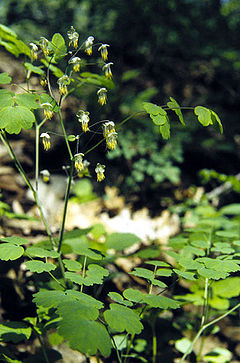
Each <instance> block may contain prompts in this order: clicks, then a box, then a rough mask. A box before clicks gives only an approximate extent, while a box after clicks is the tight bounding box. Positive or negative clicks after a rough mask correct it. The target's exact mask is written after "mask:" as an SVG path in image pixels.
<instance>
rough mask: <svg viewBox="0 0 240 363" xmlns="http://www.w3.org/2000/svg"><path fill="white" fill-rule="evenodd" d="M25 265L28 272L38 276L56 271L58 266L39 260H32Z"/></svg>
mask: <svg viewBox="0 0 240 363" xmlns="http://www.w3.org/2000/svg"><path fill="white" fill-rule="evenodd" d="M25 265H26V267H27V269H28V270H30V271H31V272H36V273H38V274H40V273H42V272H50V271H53V270H55V269H56V267H57V266H56V265H54V264H53V263H50V262H42V261H38V260H32V261H27V262H25Z"/></svg>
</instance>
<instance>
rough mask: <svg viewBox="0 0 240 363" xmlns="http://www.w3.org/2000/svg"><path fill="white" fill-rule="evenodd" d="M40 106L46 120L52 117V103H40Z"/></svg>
mask: <svg viewBox="0 0 240 363" xmlns="http://www.w3.org/2000/svg"><path fill="white" fill-rule="evenodd" d="M41 107H42V108H43V113H44V116H45V117H46V119H47V120H50V119H51V118H52V117H53V111H52V109H53V105H51V103H48V102H47V103H42V104H41Z"/></svg>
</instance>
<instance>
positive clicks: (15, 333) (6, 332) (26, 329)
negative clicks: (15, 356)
mask: <svg viewBox="0 0 240 363" xmlns="http://www.w3.org/2000/svg"><path fill="white" fill-rule="evenodd" d="M31 333H32V329H31V327H30V326H29V325H27V324H26V323H24V322H21V321H9V322H3V323H1V324H0V341H2V342H12V343H15V344H16V343H19V342H20V341H22V340H27V339H29V338H30V336H31Z"/></svg>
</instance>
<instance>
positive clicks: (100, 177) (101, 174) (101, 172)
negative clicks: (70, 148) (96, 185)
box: [95, 163, 105, 182]
mask: <svg viewBox="0 0 240 363" xmlns="http://www.w3.org/2000/svg"><path fill="white" fill-rule="evenodd" d="M95 172H96V174H97V181H98V182H101V181H102V180H103V179H105V175H104V172H105V165H102V164H100V163H97V166H96V168H95Z"/></svg>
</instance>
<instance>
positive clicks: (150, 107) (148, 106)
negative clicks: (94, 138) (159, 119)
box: [143, 102, 167, 116]
mask: <svg viewBox="0 0 240 363" xmlns="http://www.w3.org/2000/svg"><path fill="white" fill-rule="evenodd" d="M143 108H144V110H145V111H147V113H149V114H150V115H155V116H157V115H162V116H166V115H167V112H166V111H165V110H164V109H163V108H162V107H160V106H157V105H155V104H154V103H151V102H143Z"/></svg>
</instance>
